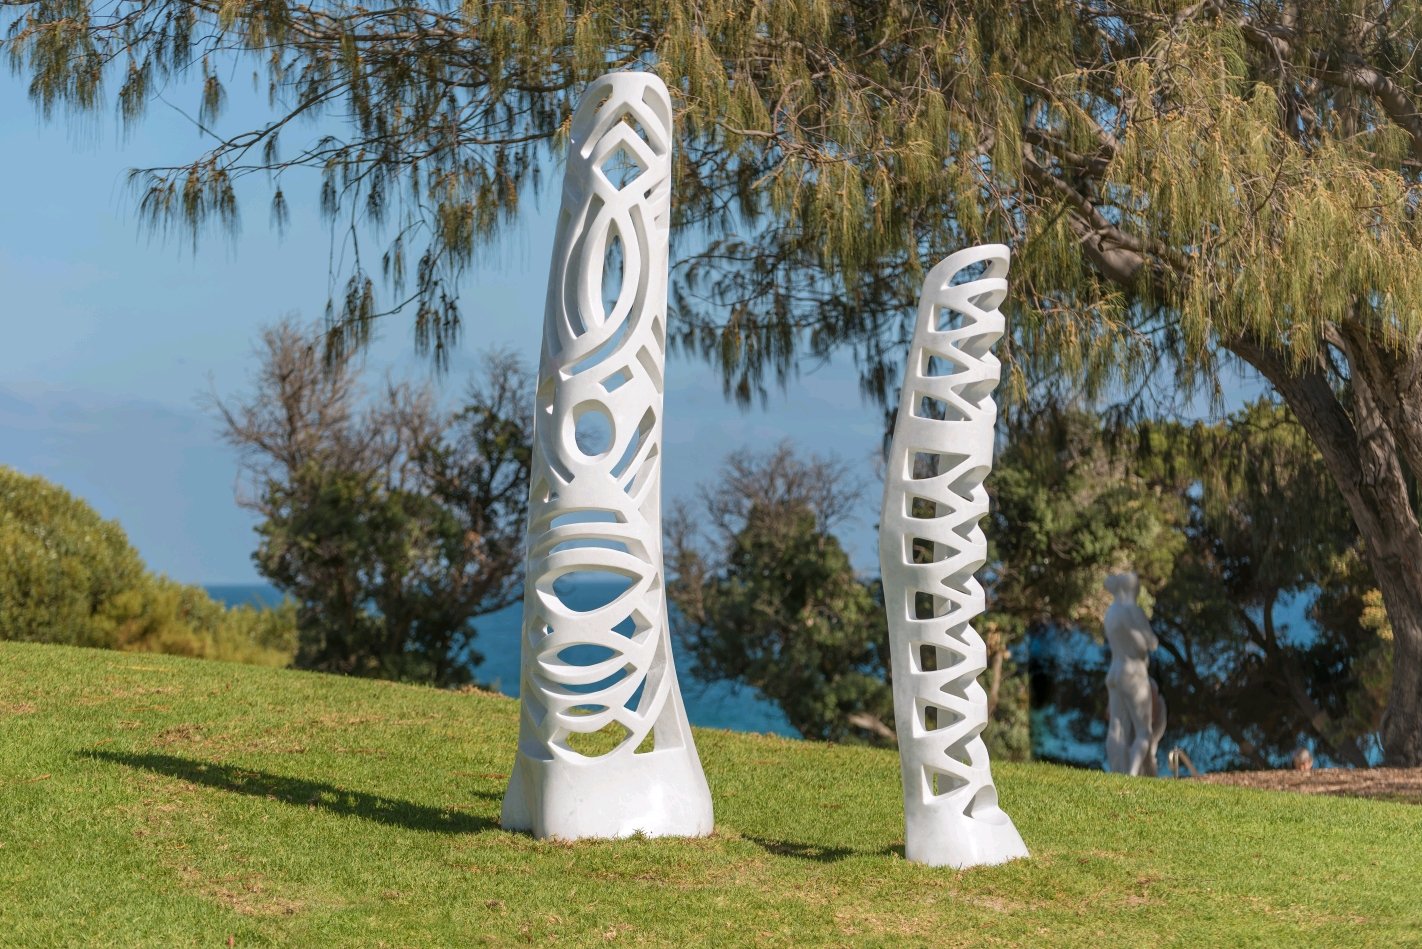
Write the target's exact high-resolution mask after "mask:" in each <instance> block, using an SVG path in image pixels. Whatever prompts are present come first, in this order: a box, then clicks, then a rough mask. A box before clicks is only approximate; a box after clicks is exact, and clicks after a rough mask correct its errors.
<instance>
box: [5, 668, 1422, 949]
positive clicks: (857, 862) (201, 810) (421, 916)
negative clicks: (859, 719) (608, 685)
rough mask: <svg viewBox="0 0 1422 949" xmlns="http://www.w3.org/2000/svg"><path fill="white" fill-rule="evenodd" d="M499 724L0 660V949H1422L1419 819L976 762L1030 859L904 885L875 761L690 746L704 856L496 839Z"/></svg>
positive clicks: (506, 733)
mask: <svg viewBox="0 0 1422 949" xmlns="http://www.w3.org/2000/svg"><path fill="white" fill-rule="evenodd" d="M516 712H517V705H516V704H515V703H514V702H513V701H511V700H509V699H505V698H500V697H497V696H492V695H483V694H465V695H458V694H453V693H448V692H440V691H436V690H433V689H425V688H417V687H411V686H402V685H394V684H390V683H383V682H372V681H362V680H355V679H340V678H335V677H330V676H319V675H311V674H306V673H298V672H288V671H274V670H270V669H259V668H254V667H247V666H235V665H226V664H222V663H215V662H198V661H192V660H184V659H173V658H168V657H163V656H148V655H135V654H131V653H129V654H124V653H111V652H98V651H90V650H78V649H67V648H61V647H55V646H35V645H22V644H14V643H0V945H6V946H11V945H13V946H60V945H63V946H75V945H82V946H91V945H92V946H100V945H102V946H129V945H135V946H136V945H143V946H151V945H197V946H227V945H229V944H230V945H236V946H253V945H272V944H285V945H295V946H311V947H327V946H464V945H479V944H484V943H490V944H500V945H502V944H517V943H523V942H537V943H544V942H553V941H556V942H558V943H560V944H565V945H604V944H608V943H611V944H681V945H698V944H708V943H709V944H718V945H724V944H756V945H781V946H794V945H805V944H838V945H856V946H857V945H928V944H932V945H936V946H959V945H962V946H994V945H1031V946H1093V947H1096V946H1111V947H1115V946H1152V947H1156V946H1167V945H1179V946H1351V945H1376V946H1405V945H1422V807H1419V806H1417V805H1408V804H1399V803H1390V802H1383V801H1367V800H1350V799H1339V798H1327V797H1315V796H1306V795H1299V794H1284V793H1277V792H1267V791H1254V790H1247V789H1240V788H1230V787H1220V786H1212V785H1206V784H1202V783H1193V782H1187V781H1171V780H1149V779H1140V778H1138V779H1125V778H1119V777H1113V776H1108V775H1104V774H1099V773H1091V772H1084V771H1075V770H1070V769H1066V768H1060V767H1054V766H1049V765H1035V764H1034V765H1008V764H1000V765H999V766H998V767H997V768H996V769H995V774H996V777H997V781H998V787H999V789H1000V791H1001V794H1002V799H1003V803H1004V806H1005V807H1006V808H1007V810H1008V811H1009V813H1011V814H1012V816H1013V818H1014V819H1015V820H1016V822H1017V826H1018V828H1019V829H1020V830H1021V831H1022V836H1023V837H1024V838H1025V839H1026V841H1027V844H1028V846H1029V847H1030V848H1031V849H1032V853H1033V857H1032V859H1031V860H1029V861H1018V862H1016V863H1012V864H1008V865H1005V866H1000V867H989V868H983V869H977V870H971V871H966V872H956V871H951V870H930V869H926V868H923V867H919V866H916V865H913V864H910V863H908V862H906V861H905V860H904V859H903V857H902V856H901V848H902V843H903V841H902V834H903V823H902V805H901V803H900V797H899V779H898V765H897V761H896V758H895V756H894V754H893V753H892V752H888V751H883V750H873V749H866V748H853V747H837V746H828V745H821V744H813V743H809V742H797V741H788V740H785V739H781V738H774V737H768V736H753V735H738V734H732V733H729V732H719V731H700V732H698V734H697V741H698V743H699V747H700V751H701V758H702V761H703V763H704V764H705V766H706V772H707V777H708V778H709V779H710V782H711V789H712V793H713V794H714V796H715V802H716V833H715V835H714V836H712V837H710V838H708V839H705V840H692V841H685V840H625V841H617V842H597V841H593V842H582V843H577V844H560V843H544V842H540V841H536V840H533V839H532V838H530V837H528V836H525V835H522V834H514V833H507V832H505V831H503V830H500V829H499V826H498V813H499V802H500V799H501V796H502V792H503V788H504V781H505V779H506V776H507V774H508V769H509V765H510V762H511V757H512V754H513V747H514V735H515V730H516Z"/></svg>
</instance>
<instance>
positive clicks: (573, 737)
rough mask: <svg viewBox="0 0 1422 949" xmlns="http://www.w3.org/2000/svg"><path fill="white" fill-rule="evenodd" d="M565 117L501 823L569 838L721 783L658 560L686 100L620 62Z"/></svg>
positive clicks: (633, 822) (643, 821)
mask: <svg viewBox="0 0 1422 949" xmlns="http://www.w3.org/2000/svg"><path fill="white" fill-rule="evenodd" d="M569 128H570V131H569V146H568V165H567V171H566V173H565V176H564V180H563V202H562V209H561V212H560V214H559V217H558V232H557V237H556V239H555V241H554V246H553V263H552V268H551V270H550V273H549V278H548V300H547V308H546V311H545V315H544V323H543V358H542V362H541V364H540V367H539V372H538V390H537V396H536V402H537V405H536V418H535V421H534V445H533V461H532V465H531V466H530V467H531V471H530V475H531V484H530V489H529V499H528V534H527V544H528V555H527V556H528V564H527V577H526V580H525V593H524V608H523V644H522V661H521V666H520V678H519V700H520V705H521V713H522V714H521V716H520V720H519V737H518V749H517V752H516V754H515V760H514V765H513V771H512V774H511V775H510V777H509V786H508V790H507V792H506V794H505V796H504V806H503V816H502V820H501V822H502V824H503V826H504V827H506V828H509V829H511V830H528V831H531V832H532V833H533V834H534V836H536V837H541V838H557V839H561V840H575V839H578V838H583V837H603V838H611V837H628V836H631V835H633V834H645V835H647V836H650V837H655V836H686V837H697V836H704V835H706V834H709V833H711V828H712V818H711V793H710V790H709V789H708V788H707V785H706V777H705V775H704V774H703V773H702V770H701V762H700V760H699V759H698V758H697V755H696V746H695V744H694V743H693V741H692V736H691V728H690V726H689V725H688V723H687V719H686V710H685V708H684V707H683V705H682V701H681V690H680V689H679V688H678V687H677V680H676V666H675V664H674V663H673V661H672V654H671V649H672V646H671V638H670V634H669V631H668V627H667V606H666V586H665V582H664V577H663V571H662V516H661V490H662V485H661V465H662V395H663V379H662V373H663V369H664V368H665V361H666V306H667V252H668V246H667V239H668V231H669V226H670V215H671V165H672V162H671V150H672V106H671V98H670V97H669V96H668V94H667V88H666V86H665V85H663V83H662V81H661V80H660V79H658V78H657V77H656V76H655V75H652V74H651V73H635V72H621V73H612V74H610V75H606V76H603V77H602V78H600V79H598V80H596V81H595V82H593V83H591V84H590V85H589V86H588V88H587V91H586V92H585V93H584V94H583V99H582V102H581V103H580V104H579V106H578V109H577V111H576V112H574V113H573V117H572V122H571V125H570V127H569ZM614 245H617V246H618V247H620V265H619V264H618V255H617V254H614V253H612V248H613V246H614ZM609 261H611V262H612V263H613V265H614V266H616V267H617V270H618V271H619V272H618V273H617V274H616V276H617V278H618V279H617V280H615V281H613V285H614V286H615V287H616V290H615V292H614V291H611V290H609V289H608V285H609V284H608V281H607V280H606V279H605V277H607V276H608V273H607V271H608V270H609V269H610V268H609ZM614 294H615V299H612V300H609V299H608V297H609V296H613V295H614ZM609 578H610V579H611V581H612V583H611V588H610V595H608V596H605V597H600V598H595V599H601V600H602V602H600V603H594V602H590V601H589V600H587V599H585V598H580V597H579V595H578V591H579V589H586V588H587V586H588V585H589V584H594V583H596V584H599V585H600V586H599V587H598V589H601V590H603V591H605V592H608V591H609V584H608V581H609ZM580 584H581V585H582V586H581V587H580V586H579V585H580Z"/></svg>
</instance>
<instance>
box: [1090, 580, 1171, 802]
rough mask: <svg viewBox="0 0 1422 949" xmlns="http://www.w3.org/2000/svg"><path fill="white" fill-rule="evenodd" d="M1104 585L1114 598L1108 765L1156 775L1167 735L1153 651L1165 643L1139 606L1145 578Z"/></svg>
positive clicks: (1109, 630) (1109, 617)
mask: <svg viewBox="0 0 1422 949" xmlns="http://www.w3.org/2000/svg"><path fill="white" fill-rule="evenodd" d="M1105 587H1106V590H1107V592H1109V593H1110V594H1112V595H1113V596H1114V597H1115V600H1113V601H1112V603H1111V605H1110V606H1109V607H1108V608H1107V609H1106V642H1107V643H1109V644H1110V646H1111V668H1110V670H1109V671H1108V672H1107V673H1106V691H1107V695H1108V697H1109V709H1108V716H1109V724H1108V725H1107V728H1106V766H1107V769H1108V770H1110V771H1114V772H1116V773H1117V774H1136V775H1142V774H1143V775H1148V776H1151V777H1154V776H1155V774H1156V761H1155V753H1156V748H1157V746H1158V745H1159V744H1160V739H1161V736H1162V735H1164V734H1165V701H1164V700H1163V699H1162V698H1161V697H1160V689H1159V687H1158V686H1157V685H1156V683H1155V680H1153V679H1152V678H1151V677H1150V652H1151V650H1153V649H1155V648H1156V647H1157V646H1159V645H1160V642H1159V640H1157V639H1156V637H1155V633H1153V632H1152V631H1151V628H1150V620H1149V619H1147V618H1146V615H1145V610H1143V609H1141V606H1140V603H1138V602H1137V598H1138V597H1139V596H1140V589H1141V582H1140V578H1138V577H1137V576H1136V575H1135V574H1134V573H1130V572H1126V573H1113V574H1112V575H1111V576H1109V577H1107V578H1106V583H1105Z"/></svg>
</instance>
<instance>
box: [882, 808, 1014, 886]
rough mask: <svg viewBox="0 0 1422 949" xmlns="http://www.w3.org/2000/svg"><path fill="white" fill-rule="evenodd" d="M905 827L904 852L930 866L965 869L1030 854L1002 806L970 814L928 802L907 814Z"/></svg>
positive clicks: (915, 860) (917, 861)
mask: <svg viewBox="0 0 1422 949" xmlns="http://www.w3.org/2000/svg"><path fill="white" fill-rule="evenodd" d="M906 831H907V833H906V834H905V840H906V844H905V846H904V856H905V857H907V858H908V859H909V860H912V861H913V862H914V863H922V864H926V865H927V866H930V867H953V868H954V869H957V870H965V869H967V868H968V867H983V866H991V865H993V864H997V863H1006V862H1007V861H1009V860H1020V859H1023V858H1025V857H1027V856H1029V854H1028V853H1027V845H1026V844H1025V843H1023V842H1022V835H1021V834H1019V833H1017V828H1016V826H1014V825H1013V823H1012V818H1010V817H1008V816H1007V812H1006V811H1003V810H1002V809H1001V808H996V807H994V808H991V809H988V810H987V811H986V812H984V811H983V810H979V812H978V814H977V815H976V816H974V817H968V816H967V815H965V814H954V813H952V810H951V809H950V808H938V807H933V806H929V807H925V808H924V809H923V810H922V811H921V812H920V813H919V814H917V815H914V814H909V815H908V821H907V827H906Z"/></svg>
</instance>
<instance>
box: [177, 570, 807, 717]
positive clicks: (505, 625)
mask: <svg viewBox="0 0 1422 949" xmlns="http://www.w3.org/2000/svg"><path fill="white" fill-rule="evenodd" d="M204 589H206V590H207V592H208V594H209V595H211V596H212V597H213V599H216V600H220V601H221V602H223V603H226V604H228V605H229V606H237V605H241V604H249V605H253V606H270V605H273V604H276V603H279V602H280V601H281V593H280V592H279V591H278V590H277V589H276V588H275V587H273V586H271V585H269V584H212V585H209V586H206V587H204ZM608 593H609V590H608V584H606V583H596V582H592V583H582V584H577V585H570V587H569V589H568V592H567V593H565V594H563V596H564V598H565V600H566V601H567V602H568V604H569V605H570V606H572V607H573V608H575V609H577V608H582V609H588V608H591V607H592V606H594V605H597V604H599V603H605V602H607V601H608V600H609V599H610V597H609V595H608ZM474 627H475V629H477V630H478V635H477V636H476V637H475V640H474V648H475V649H477V650H478V651H479V652H480V653H482V654H483V656H484V661H483V662H482V663H480V664H479V665H478V666H477V667H475V669H474V678H475V680H476V681H478V682H480V683H482V684H484V685H486V686H488V687H489V688H491V689H494V690H496V691H499V692H502V693H504V694H505V695H512V696H517V695H518V686H519V675H518V667H519V653H518V651H519V637H520V636H521V635H522V632H523V604H522V603H515V604H513V605H511V606H507V607H505V608H504V609H502V610H499V611H498V612H495V613H490V614H488V615H487V616H481V617H479V618H478V619H477V620H475V621H474ZM588 648H594V647H588ZM672 651H673V653H674V655H675V656H676V671H677V678H678V680H679V682H680V684H681V695H682V700H683V701H684V702H685V704H686V715H687V718H689V719H691V724H693V725H699V726H702V727H706V728H727V729H730V730H732V731H739V732H769V733H771V734H775V735H785V736H788V737H791V738H798V737H799V733H798V732H797V731H796V730H795V729H794V728H793V727H791V725H790V723H789V722H788V721H786V719H785V713H784V712H782V711H780V709H779V708H778V707H777V706H775V705H774V704H772V703H770V702H768V701H766V700H765V699H763V698H761V697H760V696H759V695H758V694H756V692H755V691H754V690H753V689H749V688H746V687H744V686H740V685H737V684H735V683H731V682H709V683H708V682H701V681H699V680H698V679H696V678H694V677H693V676H692V675H691V664H690V662H689V661H688V659H687V657H686V656H685V654H684V651H678V650H677V649H676V648H675V643H673V650H672ZM569 658H570V659H576V657H573V656H570V657H569Z"/></svg>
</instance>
